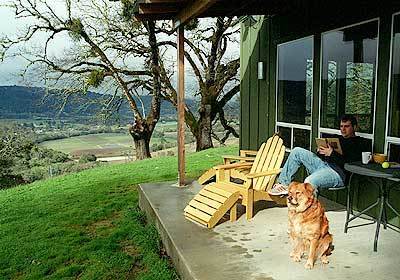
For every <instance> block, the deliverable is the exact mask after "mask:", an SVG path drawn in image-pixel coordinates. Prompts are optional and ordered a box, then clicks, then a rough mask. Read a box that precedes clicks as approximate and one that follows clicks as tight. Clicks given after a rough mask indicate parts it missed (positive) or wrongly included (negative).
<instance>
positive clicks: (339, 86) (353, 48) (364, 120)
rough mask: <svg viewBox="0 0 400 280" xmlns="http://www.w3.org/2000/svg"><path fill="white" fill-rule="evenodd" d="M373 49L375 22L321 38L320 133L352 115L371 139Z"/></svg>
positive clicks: (343, 29) (374, 57) (374, 69)
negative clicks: (342, 117) (345, 115)
mask: <svg viewBox="0 0 400 280" xmlns="http://www.w3.org/2000/svg"><path fill="white" fill-rule="evenodd" d="M377 47H378V21H377V20H374V21H370V22H368V23H364V24H359V25H356V26H351V27H346V28H342V29H339V30H335V31H330V32H326V33H324V34H322V80H321V115H320V131H321V132H332V131H330V130H331V129H334V130H338V128H339V121H340V117H341V116H342V115H343V114H353V115H355V116H356V117H357V119H358V122H359V131H360V132H361V133H365V135H364V136H366V137H367V138H370V139H372V133H373V124H374V102H375V75H376V61H377ZM337 132H338V131H337ZM368 134H369V135H368Z"/></svg>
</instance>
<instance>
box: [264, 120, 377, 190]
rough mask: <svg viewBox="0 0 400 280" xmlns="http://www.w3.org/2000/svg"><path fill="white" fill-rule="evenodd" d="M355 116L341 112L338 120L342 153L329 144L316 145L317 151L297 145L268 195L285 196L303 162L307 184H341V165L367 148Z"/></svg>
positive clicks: (330, 185)
mask: <svg viewBox="0 0 400 280" xmlns="http://www.w3.org/2000/svg"><path fill="white" fill-rule="evenodd" d="M356 127H357V119H356V118H355V117H354V116H352V115H344V116H343V117H342V118H341V120H340V133H341V136H339V137H338V138H339V142H340V146H341V149H342V154H340V153H338V152H337V151H335V150H334V149H333V148H332V147H331V146H330V145H329V144H328V145H326V147H323V146H319V147H318V149H317V152H316V153H313V152H310V151H309V150H306V149H303V148H299V147H296V148H294V149H293V150H292V151H291V152H290V154H289V157H288V159H287V161H286V163H285V165H284V166H283V168H282V171H281V174H280V175H279V178H278V180H277V182H278V183H277V184H275V185H274V186H273V187H272V188H271V190H269V191H268V193H269V194H271V195H286V194H287V193H288V185H289V184H290V183H291V182H292V178H293V176H294V174H295V173H296V172H297V170H298V169H299V168H300V166H301V165H304V167H305V168H306V170H307V172H308V174H309V176H308V177H307V178H306V179H305V180H304V182H305V183H310V184H311V185H312V186H313V187H314V190H315V191H317V190H318V189H319V188H335V187H341V186H343V185H344V182H345V178H346V174H345V172H344V164H345V163H348V162H354V161H360V160H361V153H362V152H365V151H369V150H370V149H369V148H368V145H366V142H365V140H364V139H362V138H361V137H359V136H356V135H355V129H356Z"/></svg>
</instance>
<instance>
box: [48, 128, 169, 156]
mask: <svg viewBox="0 0 400 280" xmlns="http://www.w3.org/2000/svg"><path fill="white" fill-rule="evenodd" d="M175 139H176V138H175V137H173V138H169V137H165V138H162V139H161V138H156V137H154V138H153V139H152V141H151V143H157V142H161V141H164V142H174V141H176V140H175ZM40 145H41V146H44V147H46V148H50V149H54V150H57V151H61V152H64V153H67V154H70V155H71V156H72V157H79V156H81V155H82V154H94V155H96V156H97V157H112V156H121V155H126V154H132V152H133V141H132V137H131V136H130V135H128V134H125V133H100V134H89V135H82V136H75V137H70V138H65V139H58V140H51V141H45V142H42V143H41V144H40Z"/></svg>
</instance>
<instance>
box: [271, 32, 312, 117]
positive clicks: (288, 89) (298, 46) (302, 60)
mask: <svg viewBox="0 0 400 280" xmlns="http://www.w3.org/2000/svg"><path fill="white" fill-rule="evenodd" d="M312 47H313V39H312V38H304V39H301V40H297V41H293V42H289V43H285V44H282V45H279V46H278V89H277V111H278V112H277V113H278V119H277V120H278V121H279V122H286V123H294V124H303V125H310V124H311V100H312V75H313V61H312V55H313V54H312V50H313V48H312Z"/></svg>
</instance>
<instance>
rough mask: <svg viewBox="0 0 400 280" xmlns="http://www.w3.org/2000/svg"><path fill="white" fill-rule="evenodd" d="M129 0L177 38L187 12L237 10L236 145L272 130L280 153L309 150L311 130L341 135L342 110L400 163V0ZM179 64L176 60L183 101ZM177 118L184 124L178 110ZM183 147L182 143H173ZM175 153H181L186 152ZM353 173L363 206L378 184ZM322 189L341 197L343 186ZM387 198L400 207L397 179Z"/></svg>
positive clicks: (250, 143) (374, 147)
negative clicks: (174, 31) (167, 26)
mask: <svg viewBox="0 0 400 280" xmlns="http://www.w3.org/2000/svg"><path fill="white" fill-rule="evenodd" d="M136 4H137V13H136V15H135V16H136V17H137V18H139V19H142V20H158V19H164V20H172V21H173V25H174V28H176V29H177V30H178V38H180V39H181V41H182V40H183V36H184V34H183V33H184V31H183V27H184V25H185V24H186V23H187V22H189V21H190V19H192V18H195V17H217V16H240V17H241V18H242V19H243V21H242V25H241V46H240V57H241V97H240V98H241V117H240V118H241V119H240V123H241V126H240V148H241V149H257V148H258V147H259V146H260V144H261V143H262V142H263V141H264V140H265V139H267V137H268V136H270V135H272V134H273V133H275V132H279V133H280V135H281V136H282V137H283V139H284V142H285V145H286V147H287V148H288V152H290V150H291V149H292V148H293V147H296V146H300V147H304V148H306V149H310V150H314V149H315V148H316V147H315V142H314V139H315V138H316V137H320V136H324V135H339V134H340V131H339V129H338V127H339V118H340V116H341V115H343V114H345V113H347V114H354V115H355V116H356V117H357V119H358V122H359V127H360V130H359V132H358V135H360V136H362V137H364V138H365V139H367V141H368V142H369V144H370V147H371V151H373V152H379V153H386V154H388V155H389V160H391V161H397V162H400V1H386V0H381V1H367V0H353V1H348V0H347V1H344V0H336V1H321V0H208V1H205V0H179V1H177V0H163V1H145V0H138V1H136ZM249 15H256V16H249ZM183 48H184V47H183V44H182V45H181V47H179V48H178V57H183ZM183 63H184V62H183V59H181V60H179V65H181V66H182V67H181V68H179V69H182V70H181V71H179V70H178V76H179V79H178V80H179V81H180V82H181V83H180V84H179V85H180V86H179V88H178V92H179V96H182V100H183V94H184V86H183V82H182V81H183V79H184V78H183V77H184V71H183V69H184V68H183ZM181 103H182V104H181V105H180V106H178V107H179V108H181V109H180V110H181V111H183V101H182V102H181ZM178 104H180V103H179V102H178ZM178 112H179V110H178ZM182 116H183V114H182ZM179 120H180V121H181V123H183V117H180V118H179ZM182 149H183V148H182V147H181V145H180V146H179V148H178V150H180V151H181V150H182ZM178 154H179V156H178V158H179V159H180V162H184V160H183V158H184V153H183V152H179V153H178ZM300 173H301V172H300ZM179 174H180V176H183V174H184V165H179ZM299 176H302V174H299ZM356 179H357V180H353V183H354V184H352V190H354V202H355V203H354V206H355V207H356V208H363V207H364V206H365V205H368V204H370V203H371V202H372V201H375V200H376V198H377V195H378V188H377V187H376V186H374V185H376V184H374V182H373V181H371V180H369V179H368V178H360V177H356ZM375 183H380V182H379V180H378V182H375ZM324 195H326V196H329V197H330V198H332V199H335V200H337V201H339V202H342V203H344V202H345V197H346V194H345V193H340V192H325V193H324ZM390 202H391V203H392V204H393V205H395V206H396V207H398V209H400V186H399V187H398V188H397V189H395V188H393V189H392V191H391V193H390ZM370 214H371V215H375V214H376V213H375V211H371V213H370ZM388 217H389V219H390V222H391V223H392V224H394V225H397V226H400V220H399V217H396V216H395V215H394V214H393V213H392V212H390V211H389V212H388Z"/></svg>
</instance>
